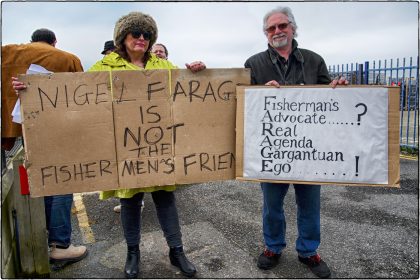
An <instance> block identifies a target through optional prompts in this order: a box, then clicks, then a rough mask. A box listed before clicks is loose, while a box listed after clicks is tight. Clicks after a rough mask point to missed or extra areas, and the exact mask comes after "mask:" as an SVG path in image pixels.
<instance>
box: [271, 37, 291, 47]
mask: <svg viewBox="0 0 420 280" xmlns="http://www.w3.org/2000/svg"><path fill="white" fill-rule="evenodd" d="M271 45H272V47H273V48H275V49H278V48H282V47H285V46H287V38H285V39H284V40H281V41H276V40H273V42H272V43H271Z"/></svg>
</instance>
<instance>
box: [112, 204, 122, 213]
mask: <svg viewBox="0 0 420 280" xmlns="http://www.w3.org/2000/svg"><path fill="white" fill-rule="evenodd" d="M114 212H115V213H120V212H121V205H117V206H115V207H114Z"/></svg>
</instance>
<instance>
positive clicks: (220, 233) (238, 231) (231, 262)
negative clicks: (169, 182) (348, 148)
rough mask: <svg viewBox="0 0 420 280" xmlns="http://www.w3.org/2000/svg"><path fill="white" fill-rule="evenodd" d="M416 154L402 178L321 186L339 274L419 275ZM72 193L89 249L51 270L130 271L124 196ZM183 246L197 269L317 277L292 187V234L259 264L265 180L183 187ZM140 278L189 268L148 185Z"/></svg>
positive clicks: (325, 237) (324, 245) (85, 273)
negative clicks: (300, 252)
mask: <svg viewBox="0 0 420 280" xmlns="http://www.w3.org/2000/svg"><path fill="white" fill-rule="evenodd" d="M418 175H419V173H418V160H409V159H401V188H400V189H395V188H382V187H360V186H359V187H343V186H334V185H330V186H322V191H321V227H322V228H321V233H322V237H321V240H322V241H321V246H320V248H319V251H318V252H319V253H320V255H321V256H322V258H323V259H324V260H325V261H326V262H327V263H328V264H329V266H330V268H331V271H332V278H405V279H418V278H419V196H418V191H419V181H418ZM98 197H99V194H98V193H96V192H95V193H82V194H77V195H75V199H74V200H75V203H74V204H75V206H74V209H73V215H72V225H73V236H72V241H73V243H74V244H84V245H86V246H87V247H88V250H89V255H88V256H87V257H86V258H85V259H84V260H82V261H80V262H78V263H75V264H72V265H69V266H67V267H65V268H63V269H62V270H59V271H56V272H52V273H51V275H50V277H51V278H60V279H61V278H100V279H109V278H110V279H115V278H124V272H123V267H124V263H125V257H126V245H125V242H124V237H123V233H122V228H121V222H120V217H119V214H116V213H114V211H113V207H114V206H115V205H117V204H118V200H117V199H108V200H104V201H101V200H99V198H98ZM176 197H177V205H178V213H179V217H180V223H181V227H182V234H183V242H184V250H185V252H186V255H187V256H188V258H189V259H190V260H191V261H192V262H193V263H194V264H195V265H196V267H197V270H198V273H197V275H196V278H210V279H215V278H314V275H313V274H312V273H311V272H310V271H309V269H308V268H306V267H305V266H304V265H303V264H301V263H300V262H299V261H298V259H297V253H296V251H295V249H294V247H295V245H294V244H295V240H296V232H297V230H296V205H295V200H294V192H293V188H292V187H291V188H290V189H289V192H288V194H287V196H286V199H285V212H286V218H287V221H288V225H287V226H288V227H287V240H286V241H287V244H288V246H287V247H286V249H285V250H284V251H283V254H282V257H281V260H280V263H279V265H278V266H277V267H276V268H274V269H272V270H269V271H262V270H260V269H258V268H257V266H256V259H257V257H258V255H259V254H260V253H261V252H262V250H263V248H264V244H263V236H262V222H261V213H262V194H261V190H260V187H259V184H258V183H253V182H240V181H221V182H210V183H204V184H197V185H191V186H188V187H183V188H180V189H178V190H177V191H176ZM140 251H141V264H140V266H141V273H140V276H139V277H140V278H183V276H182V274H180V272H179V271H178V269H177V268H175V267H174V266H172V265H171V264H170V263H169V258H168V252H169V250H168V247H167V245H166V242H165V239H164V237H163V234H162V231H161V230H160V226H159V224H158V221H157V218H156V212H155V208H154V204H153V201H152V199H151V196H150V194H146V195H145V207H144V211H143V212H142V237H141V246H140Z"/></svg>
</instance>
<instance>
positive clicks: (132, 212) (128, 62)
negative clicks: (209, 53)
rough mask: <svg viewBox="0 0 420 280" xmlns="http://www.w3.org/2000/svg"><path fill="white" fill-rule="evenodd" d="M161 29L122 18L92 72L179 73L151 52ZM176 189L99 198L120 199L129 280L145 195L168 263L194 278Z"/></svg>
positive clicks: (145, 20) (134, 273)
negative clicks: (166, 248)
mask: <svg viewBox="0 0 420 280" xmlns="http://www.w3.org/2000/svg"><path fill="white" fill-rule="evenodd" d="M157 35H158V28H157V25H156V23H155V21H154V19H153V18H152V17H151V16H149V15H146V14H143V13H140V12H131V13H129V14H128V15H125V16H122V17H121V18H120V19H119V20H118V21H117V22H116V24H115V28H114V42H115V45H116V50H115V51H114V52H112V53H110V54H108V55H106V56H105V57H104V58H103V59H102V60H100V61H98V62H97V63H96V64H94V65H93V66H92V67H91V68H90V69H89V71H110V70H111V71H112V70H138V71H142V70H149V69H176V68H177V67H176V66H175V65H173V64H172V63H171V62H170V61H168V60H164V59H161V58H159V57H157V56H156V55H155V54H153V53H152V52H151V48H152V46H153V44H154V43H155V42H156V39H157ZM204 68H205V65H204V63H202V62H193V63H191V64H189V69H190V70H191V71H192V72H197V71H201V70H203V69H204ZM175 189H176V187H175V186H173V185H171V186H156V187H147V188H136V189H118V190H115V191H105V192H101V194H100V198H101V199H106V198H110V197H118V198H120V203H121V223H122V227H123V231H124V237H125V240H126V243H127V259H126V262H125V267H124V273H125V277H126V278H137V277H138V274H139V271H140V268H139V261H140V247H139V245H140V231H141V214H140V213H141V211H140V209H141V201H142V200H143V197H144V194H145V193H147V192H148V193H151V195H152V199H153V202H154V204H155V207H156V212H157V216H158V220H159V223H160V226H161V228H162V230H163V233H164V236H165V238H166V242H167V244H168V246H169V260H170V262H171V264H172V265H174V266H176V267H178V268H179V269H180V270H181V272H182V274H183V275H184V276H187V277H193V276H194V275H195V274H196V268H195V266H194V265H193V264H192V263H191V262H190V261H189V260H188V259H187V257H186V256H185V253H184V250H183V244H182V234H181V228H180V224H179V219H178V212H177V207H176V203H175V194H174V191H175Z"/></svg>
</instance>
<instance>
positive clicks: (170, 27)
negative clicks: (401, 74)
mask: <svg viewBox="0 0 420 280" xmlns="http://www.w3.org/2000/svg"><path fill="white" fill-rule="evenodd" d="M277 6H289V7H290V8H291V9H292V11H293V14H294V16H295V20H296V23H297V26H298V29H297V33H298V36H297V38H296V40H297V41H298V44H299V47H301V48H305V49H310V50H312V51H315V52H317V53H318V54H320V55H321V56H322V57H323V58H324V60H325V61H326V63H327V65H337V64H340V65H341V64H346V63H363V62H364V61H370V62H371V61H373V60H384V59H387V60H388V61H389V60H390V59H394V61H395V60H396V59H397V58H399V59H400V60H401V59H402V58H406V59H409V57H413V60H414V61H415V59H416V58H417V56H418V48H419V3H418V2H417V1H416V2H412V1H398V2H377V1H376V2H354V1H348V2H132V1H131V2H110V1H107V2H83V1H82V2H68V1H59V2H28V1H27V2H6V1H3V2H2V3H1V21H2V22H1V23H2V26H1V27H2V33H1V40H2V45H7V44H17V43H19V44H20V43H28V42H29V41H30V37H31V34H32V32H33V31H34V30H35V29H38V28H48V29H51V30H53V31H54V32H55V34H56V37H57V41H58V43H57V45H56V47H57V48H59V49H62V50H65V51H68V52H71V53H73V54H76V55H77V56H78V57H79V58H80V59H81V61H82V64H83V67H84V69H85V70H87V69H88V68H89V67H90V66H92V65H93V64H94V63H95V62H96V61H98V60H100V59H101V58H102V55H101V52H102V50H103V47H104V42H105V41H107V40H111V39H113V38H112V37H113V31H114V26H115V22H116V21H117V20H118V19H119V18H120V17H121V16H123V15H126V14H128V13H129V12H132V11H140V12H143V13H146V14H149V15H151V16H152V17H153V18H154V19H155V21H156V23H157V26H158V29H159V34H158V40H157V41H158V42H160V43H163V44H165V45H166V46H167V48H168V50H169V60H170V61H171V62H173V63H174V64H176V65H178V66H179V67H181V68H183V67H185V66H184V65H185V63H187V62H192V61H195V60H201V61H204V62H205V63H206V65H207V67H208V68H237V67H243V65H244V62H245V60H246V59H247V58H248V57H250V56H252V55H253V54H256V53H258V52H261V51H264V50H266V49H267V38H266V37H265V35H264V33H263V31H262V24H263V17H264V15H265V14H266V13H267V12H268V11H270V10H271V9H273V8H276V7H277Z"/></svg>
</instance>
